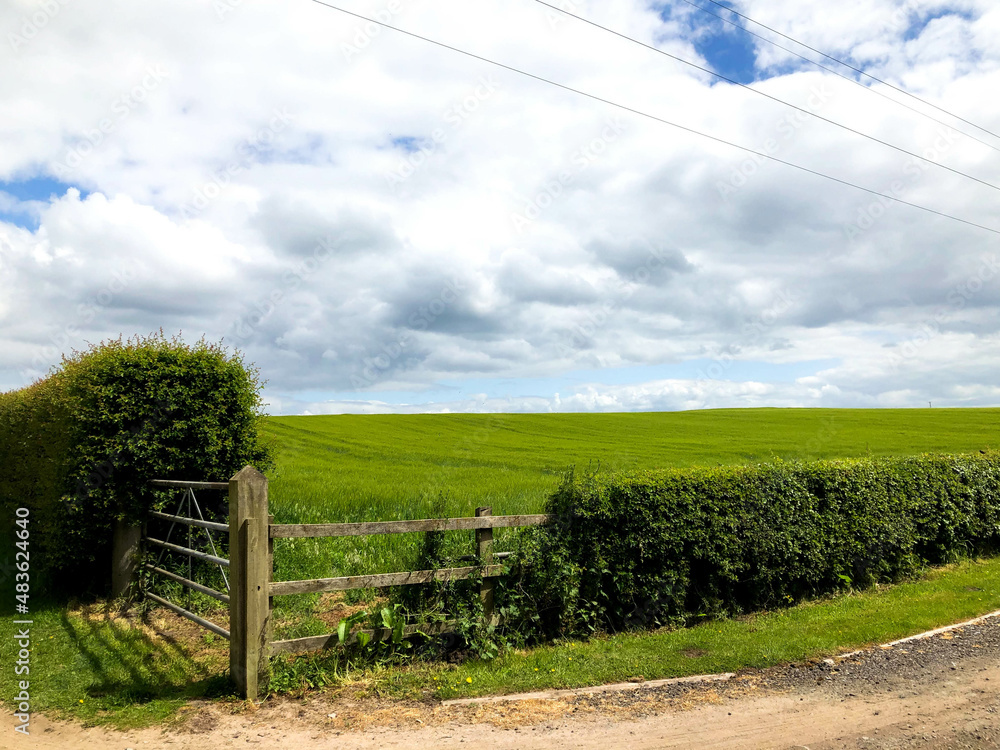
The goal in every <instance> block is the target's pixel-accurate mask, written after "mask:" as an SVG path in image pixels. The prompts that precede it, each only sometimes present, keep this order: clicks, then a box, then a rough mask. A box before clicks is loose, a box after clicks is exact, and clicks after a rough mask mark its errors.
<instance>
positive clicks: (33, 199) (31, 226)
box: [0, 175, 87, 232]
mask: <svg viewBox="0 0 1000 750" xmlns="http://www.w3.org/2000/svg"><path fill="white" fill-rule="evenodd" d="M71 187H76V186H74V185H67V184H65V183H62V182H59V181H58V180H55V179H53V178H51V177H46V176H44V175H38V176H32V177H29V178H27V179H23V178H22V179H13V180H12V181H10V182H5V181H3V180H0V194H5V195H0V200H2V201H3V202H2V204H0V205H2V206H3V207H2V208H0V221H5V222H8V223H10V224H13V225H14V226H18V227H22V228H24V229H28V230H30V231H32V232H33V231H35V230H37V229H38V215H37V211H38V209H39V207H40V206H41V205H44V204H47V203H48V202H49V201H50V200H51V199H52V198H61V197H62V196H64V195H65V194H66V191H67V190H69V189H70V188H71ZM77 189H78V190H80V188H78V187H77ZM80 192H81V194H82V195H83V197H86V196H87V191H85V190H80Z"/></svg>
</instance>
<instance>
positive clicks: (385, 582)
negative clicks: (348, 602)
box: [269, 565, 504, 596]
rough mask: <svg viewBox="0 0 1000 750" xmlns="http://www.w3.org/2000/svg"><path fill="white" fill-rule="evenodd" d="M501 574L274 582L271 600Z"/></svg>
mask: <svg viewBox="0 0 1000 750" xmlns="http://www.w3.org/2000/svg"><path fill="white" fill-rule="evenodd" d="M503 573H504V566H503V565H486V566H483V567H482V568H478V567H477V568H440V569H438V570H412V571H408V572H406V573H377V574H375V575H368V576H343V577H340V578H314V579H312V580H309V581H273V582H272V583H271V584H270V587H269V593H270V595H271V596H287V595H288V594H314V593H317V592H320V591H350V590H352V589H381V588H387V587H389V586H408V585H411V584H416V583H430V582H431V581H462V580H465V579H467V578H475V577H476V576H477V575H479V576H480V577H482V578H497V577H499V576H502V575H503Z"/></svg>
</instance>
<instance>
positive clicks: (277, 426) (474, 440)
mask: <svg viewBox="0 0 1000 750" xmlns="http://www.w3.org/2000/svg"><path fill="white" fill-rule="evenodd" d="M998 426H1000V410H998V409H905V410H904V409H899V410H888V409H879V410H864V409H839V410H838V409H723V410H711V411H696V412H667V413H634V414H544V415H522V414H517V415H513V414H499V415H487V414H448V415H406V416H403V415H390V416H357V415H342V416H317V417H275V418H270V419H268V420H267V422H266V426H265V430H266V432H267V433H269V434H270V435H271V436H272V437H274V438H275V440H276V442H277V444H278V452H277V457H276V462H277V468H276V470H275V471H274V473H273V474H272V475H271V483H270V494H271V508H272V513H274V515H275V520H276V522H277V523H320V522H328V523H330V522H360V521H376V520H404V519H414V518H429V517H441V516H471V515H473V514H474V512H475V508H476V506H479V505H490V506H492V507H493V513H494V514H497V515H499V514H515V513H537V512H540V510H541V509H542V508H543V505H544V502H545V498H546V497H547V496H548V495H549V494H550V493H551V492H552V491H553V490H554V489H555V488H556V487H557V486H558V484H559V480H560V478H561V476H562V475H563V474H564V473H565V472H566V471H567V470H568V469H569V468H571V467H573V466H576V467H577V468H586V467H588V466H589V467H594V468H596V467H598V466H599V467H600V470H601V471H617V470H622V469H631V468H640V467H641V468H659V467H672V466H691V465H698V464H700V465H718V464H733V463H751V462H757V461H772V460H811V459H818V458H832V457H848V456H862V455H868V454H873V455H907V454H916V453H922V452H935V451H948V452H955V453H958V452H967V451H976V450H979V449H981V448H985V447H988V446H990V445H993V446H995V445H996V444H997V442H998V439H997V434H998V433H997V427H998ZM510 540H511V532H501V533H498V539H497V549H498V550H501V549H504V548H505V547H506V546H508V545H509V544H510ZM421 541H422V538H421V535H420V534H400V535H392V536H374V537H346V538H341V539H299V540H276V544H275V568H276V570H275V578H276V580H293V579H299V578H314V577H324V576H331V575H361V574H368V573H384V572H393V571H399V570H405V569H407V568H408V566H409V565H410V564H412V563H414V561H415V560H416V558H417V554H418V551H419V548H420V544H421ZM471 552H472V534H471V533H470V532H451V533H449V534H447V536H446V541H445V548H444V554H445V555H446V556H451V557H453V558H457V557H459V556H460V555H462V554H469V553H471Z"/></svg>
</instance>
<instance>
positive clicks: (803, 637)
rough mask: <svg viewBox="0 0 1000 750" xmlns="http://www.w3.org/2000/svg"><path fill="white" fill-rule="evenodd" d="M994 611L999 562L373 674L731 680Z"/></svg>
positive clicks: (546, 685) (591, 681)
mask: <svg viewBox="0 0 1000 750" xmlns="http://www.w3.org/2000/svg"><path fill="white" fill-rule="evenodd" d="M998 609H1000V557H993V558H988V559H983V560H977V561H964V562H961V563H956V564H954V565H949V566H946V567H943V568H937V569H932V570H929V571H928V572H927V574H926V575H925V576H924V577H922V578H921V579H919V580H916V581H912V582H907V583H901V584H897V585H894V586H881V587H879V588H877V589H870V590H868V591H864V592H855V593H850V594H846V595H840V596H837V597H832V598H828V599H824V600H820V601H814V602H807V603H805V604H801V605H799V606H796V607H792V608H789V609H783V610H779V611H774V612H764V613H759V614H754V615H749V616H746V617H742V618H739V619H733V620H718V621H710V622H705V623H703V624H701V625H697V626H695V627H690V628H685V629H681V630H663V631H658V632H653V633H630V634H620V635H613V636H607V637H599V638H594V639H591V640H590V641H588V642H575V641H574V642H565V643H561V644H556V645H551V646H543V647H539V648H534V649H531V650H528V651H523V652H514V653H509V654H506V655H504V656H502V657H500V658H498V659H495V660H493V661H490V662H482V661H469V662H466V663H464V664H462V665H459V666H457V667H451V668H449V667H447V666H445V665H413V666H411V667H409V668H407V669H405V670H403V669H401V670H396V671H389V672H381V673H374V674H372V675H371V676H370V678H369V679H370V688H371V689H372V690H374V691H376V692H378V693H379V694H382V695H388V696H393V697H407V698H427V697H431V696H433V697H436V698H439V699H448V698H461V697H474V696H482V695H495V694H508V693H519V692H530V691H535V690H547V689H552V688H574V687H586V686H590V685H600V684H606V683H611V682H626V681H628V680H633V679H639V678H642V679H646V680H654V679H663V678H668V677H684V676H687V675H695V674H709V673H715V672H733V671H736V670H739V669H742V668H747V667H751V668H761V667H769V666H773V665H776V664H782V663H786V662H790V661H799V660H805V659H810V658H817V657H826V656H831V655H834V654H837V653H843V652H845V651H849V650H852V649H855V648H860V647H862V646H865V645H868V644H874V643H884V642H886V641H891V640H894V639H897V638H903V637H905V636H908V635H914V634H916V633H920V632H923V631H925V630H930V629H933V628H937V627H942V626H944V625H949V624H952V623H956V622H961V621H963V620H968V619H971V618H973V617H976V616H978V615H982V614H986V613H988V612H992V611H996V610H998Z"/></svg>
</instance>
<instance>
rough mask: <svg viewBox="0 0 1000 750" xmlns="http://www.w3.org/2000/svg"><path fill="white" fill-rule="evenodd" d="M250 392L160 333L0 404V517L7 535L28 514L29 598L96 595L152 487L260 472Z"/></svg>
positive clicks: (90, 356) (81, 361)
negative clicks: (114, 541)
mask: <svg viewBox="0 0 1000 750" xmlns="http://www.w3.org/2000/svg"><path fill="white" fill-rule="evenodd" d="M260 387H261V382H260V381H259V379H258V373H257V371H256V369H254V368H252V367H248V366H247V365H246V364H245V363H244V362H243V360H242V359H241V357H240V356H239V355H232V354H228V353H227V352H226V351H225V350H224V349H223V348H222V347H221V346H220V345H215V344H209V343H206V342H205V341H204V340H203V341H200V342H198V343H197V344H194V345H191V346H189V345H186V344H184V343H183V342H182V341H180V340H179V339H176V338H174V339H167V338H165V337H164V336H163V334H162V332H161V333H160V334H159V335H155V334H154V335H152V336H150V337H146V338H138V337H137V338H134V339H130V340H124V341H123V340H121V339H118V340H116V341H110V342H105V343H103V344H101V345H98V346H94V347H91V348H90V349H89V350H87V351H85V352H82V353H74V354H73V355H72V356H70V357H65V358H64V359H63V362H62V364H61V366H60V367H59V368H57V369H56V371H55V372H53V373H52V374H51V375H50V376H49V377H48V378H46V379H45V380H42V381H40V382H37V383H35V384H34V385H32V386H30V387H28V388H25V389H22V390H19V391H12V392H8V393H4V394H0V465H2V466H3V467H4V472H3V475H2V476H0V513H2V514H3V522H4V525H5V526H7V525H9V524H10V523H11V519H12V518H13V512H14V509H15V508H17V507H27V508H29V509H30V510H31V524H30V531H31V537H30V539H31V570H32V580H33V584H32V591H33V592H35V593H38V591H39V587H40V586H41V587H44V586H45V585H46V584H49V585H50V587H51V588H54V589H58V590H62V591H69V592H73V593H80V592H81V591H83V590H87V589H96V590H100V589H102V588H103V587H104V586H106V584H107V581H108V579H109V576H110V543H111V533H112V529H113V526H114V523H115V521H116V520H124V521H126V522H128V523H139V522H141V521H142V520H144V518H145V517H146V514H147V512H148V511H149V510H150V509H151V508H154V507H159V504H161V503H162V502H163V501H164V499H165V498H164V496H163V493H154V492H153V491H152V490H151V489H150V488H149V484H148V482H149V480H150V479H154V478H161V479H198V480H202V479H203V480H225V479H228V478H229V477H230V476H232V475H233V474H234V473H235V472H236V471H238V470H239V469H240V468H242V467H243V466H244V465H246V464H252V465H254V466H256V467H258V468H259V469H261V470H267V469H268V468H270V466H271V449H270V447H269V446H268V445H266V444H264V443H263V442H262V441H261V439H260V438H259V437H258V423H259V420H260V418H261V417H262V405H261V400H260ZM11 548H12V546H11V545H8V549H11ZM57 582H58V585H57V586H51V585H52V584H55V583H57Z"/></svg>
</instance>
